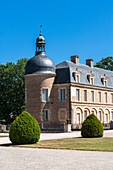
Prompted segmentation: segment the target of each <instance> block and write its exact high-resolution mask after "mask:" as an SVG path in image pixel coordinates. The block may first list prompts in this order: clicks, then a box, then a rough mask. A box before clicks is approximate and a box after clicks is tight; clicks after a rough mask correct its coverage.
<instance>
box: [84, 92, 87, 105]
mask: <svg viewBox="0 0 113 170" xmlns="http://www.w3.org/2000/svg"><path fill="white" fill-rule="evenodd" d="M84 101H86V102H87V90H84Z"/></svg>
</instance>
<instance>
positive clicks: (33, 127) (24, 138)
mask: <svg viewBox="0 0 113 170" xmlns="http://www.w3.org/2000/svg"><path fill="white" fill-rule="evenodd" d="M9 138H10V140H11V142H12V144H15V145H18V144H33V143H36V142H38V141H39V139H40V127H39V125H38V122H37V120H36V119H35V118H34V117H33V116H32V115H31V114H29V113H28V112H26V111H23V112H22V113H21V114H20V115H19V116H18V117H17V118H16V119H15V120H14V121H13V122H12V124H11V126H10V130H9Z"/></svg>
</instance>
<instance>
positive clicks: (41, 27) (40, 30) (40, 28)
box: [40, 25, 42, 35]
mask: <svg viewBox="0 0 113 170" xmlns="http://www.w3.org/2000/svg"><path fill="white" fill-rule="evenodd" d="M40 35H42V25H40Z"/></svg>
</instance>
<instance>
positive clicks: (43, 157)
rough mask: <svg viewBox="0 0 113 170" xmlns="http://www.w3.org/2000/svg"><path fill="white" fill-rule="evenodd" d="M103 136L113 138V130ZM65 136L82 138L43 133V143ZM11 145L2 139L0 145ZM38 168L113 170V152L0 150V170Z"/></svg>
mask: <svg viewBox="0 0 113 170" xmlns="http://www.w3.org/2000/svg"><path fill="white" fill-rule="evenodd" d="M0 135H1V134H0ZM104 136H106V137H113V130H106V131H105V132H104ZM64 137H80V132H79V131H78V132H72V133H60V134H58V133H56V134H41V140H45V139H51V138H52V139H55V138H64ZM8 142H9V140H8V138H0V144H3V143H8ZM39 169H41V170H113V152H94V151H93V152H92V151H74V150H73V151H72V150H71V151H70V150H55V149H32V148H14V147H2V146H1V147H0V170H39Z"/></svg>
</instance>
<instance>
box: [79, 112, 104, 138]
mask: <svg viewBox="0 0 113 170" xmlns="http://www.w3.org/2000/svg"><path fill="white" fill-rule="evenodd" d="M81 135H82V137H86V138H94V137H102V136H103V125H102V124H101V122H100V121H99V119H98V118H97V117H96V116H95V115H94V114H91V115H89V116H88V117H87V118H86V120H84V122H83V124H82V128H81Z"/></svg>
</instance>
